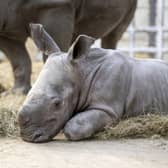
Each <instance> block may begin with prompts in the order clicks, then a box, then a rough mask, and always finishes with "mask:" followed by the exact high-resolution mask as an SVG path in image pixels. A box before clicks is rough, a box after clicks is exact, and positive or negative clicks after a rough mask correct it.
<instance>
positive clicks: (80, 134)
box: [64, 110, 112, 141]
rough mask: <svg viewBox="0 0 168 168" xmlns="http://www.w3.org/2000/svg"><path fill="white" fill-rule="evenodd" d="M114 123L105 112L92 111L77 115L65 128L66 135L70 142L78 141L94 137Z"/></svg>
mask: <svg viewBox="0 0 168 168" xmlns="http://www.w3.org/2000/svg"><path fill="white" fill-rule="evenodd" d="M111 121H112V119H111V117H110V116H109V115H108V114H106V113H105V112H102V111H98V110H91V111H86V112H82V113H79V114H77V115H76V116H75V117H73V118H72V119H71V120H70V121H69V122H68V123H67V124H66V126H65V128H64V134H65V136H66V137H67V138H68V139H69V140H73V141H77V140H82V139H87V138H90V137H92V136H93V135H94V134H95V133H96V132H98V131H101V130H103V128H104V127H105V126H106V125H107V124H109V123H110V122H111Z"/></svg>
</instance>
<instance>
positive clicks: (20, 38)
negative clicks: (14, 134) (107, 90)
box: [0, 0, 137, 93]
mask: <svg viewBox="0 0 168 168" xmlns="http://www.w3.org/2000/svg"><path fill="white" fill-rule="evenodd" d="M136 3H137V0H124V1H123V0H104V1H102V0H27V1H25V0H15V1H14V0H5V1H2V0H1V1H0V7H1V10H0V49H1V50H2V51H3V52H4V53H5V54H6V55H7V57H8V59H9V61H10V63H11V65H12V68H13V72H14V78H15V84H14V87H13V90H21V91H22V92H23V93H27V92H28V90H29V89H30V86H31V84H30V76H31V60H30V58H29V54H28V53H27V51H26V48H25V41H26V39H27V37H28V36H29V35H30V30H29V23H30V22H32V23H41V24H43V25H44V26H45V28H46V30H47V31H48V33H49V34H50V35H51V36H52V37H53V39H54V41H56V42H57V44H58V45H59V47H60V48H61V50H62V51H67V50H68V48H69V46H70V45H71V43H72V42H73V41H74V39H76V37H77V36H78V35H79V34H87V35H89V36H93V37H95V38H101V39H102V46H103V47H104V48H115V47H116V44H117V41H118V40H119V39H120V37H121V35H122V34H123V32H124V31H125V30H126V28H127V26H128V24H129V23H130V21H131V19H132V17H133V14H134V12H135V9H136ZM46 54H48V53H45V58H44V59H46V57H47V55H46Z"/></svg>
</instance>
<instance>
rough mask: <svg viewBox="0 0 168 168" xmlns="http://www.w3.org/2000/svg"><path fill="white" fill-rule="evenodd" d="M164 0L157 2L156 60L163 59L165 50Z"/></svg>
mask: <svg viewBox="0 0 168 168" xmlns="http://www.w3.org/2000/svg"><path fill="white" fill-rule="evenodd" d="M163 12H164V10H163V0H157V54H156V58H158V59H161V58H162V53H163V52H162V48H163V30H162V25H163Z"/></svg>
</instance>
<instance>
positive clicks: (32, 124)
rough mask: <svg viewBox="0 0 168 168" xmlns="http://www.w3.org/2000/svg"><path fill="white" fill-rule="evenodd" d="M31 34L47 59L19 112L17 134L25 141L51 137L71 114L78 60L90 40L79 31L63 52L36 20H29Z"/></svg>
mask: <svg viewBox="0 0 168 168" xmlns="http://www.w3.org/2000/svg"><path fill="white" fill-rule="evenodd" d="M30 27H31V35H32V38H33V40H34V42H35V43H36V45H37V47H38V48H39V49H41V50H42V51H43V52H44V53H45V54H48V59H47V61H46V63H45V65H44V67H43V69H42V71H41V72H40V75H39V77H38V79H37V81H36V82H35V84H34V85H33V87H32V89H31V90H30V92H29V94H28V96H27V98H26V100H25V102H24V104H23V106H22V107H21V109H20V112H19V116H18V118H19V125H20V132H21V137H22V138H23V140H25V141H29V142H46V141H49V140H51V139H52V138H53V137H54V136H55V135H56V134H57V133H59V132H60V130H61V129H62V128H63V127H64V125H65V124H66V122H67V121H68V120H69V119H70V118H71V116H72V115H73V112H74V111H75V108H76V105H77V99H78V96H79V95H78V94H79V81H80V75H79V72H78V70H77V69H78V68H77V67H78V66H79V65H78V64H77V62H78V60H80V59H82V57H83V56H85V55H86V54H87V53H88V51H89V50H90V46H91V44H92V43H93V42H94V40H93V39H92V38H91V37H88V36H85V35H81V36H79V37H78V38H77V39H76V41H75V42H74V43H73V44H72V46H71V48H70V50H69V52H68V53H63V52H61V50H60V49H59V47H58V46H57V45H56V43H55V42H54V40H53V39H52V38H51V37H50V36H49V35H48V34H47V32H46V31H45V30H44V28H43V27H42V26H41V25H39V24H31V26H30Z"/></svg>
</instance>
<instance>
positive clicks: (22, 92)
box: [0, 87, 31, 97]
mask: <svg viewBox="0 0 168 168" xmlns="http://www.w3.org/2000/svg"><path fill="white" fill-rule="evenodd" d="M30 88H31V87H17V88H15V87H14V88H12V89H9V90H6V91H4V92H2V93H1V94H0V95H1V97H4V96H8V95H11V94H14V95H26V94H27V93H28V91H29V90H30Z"/></svg>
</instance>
